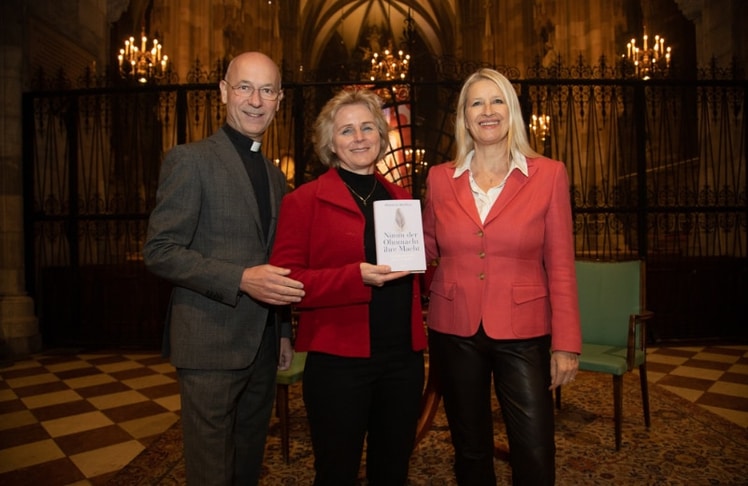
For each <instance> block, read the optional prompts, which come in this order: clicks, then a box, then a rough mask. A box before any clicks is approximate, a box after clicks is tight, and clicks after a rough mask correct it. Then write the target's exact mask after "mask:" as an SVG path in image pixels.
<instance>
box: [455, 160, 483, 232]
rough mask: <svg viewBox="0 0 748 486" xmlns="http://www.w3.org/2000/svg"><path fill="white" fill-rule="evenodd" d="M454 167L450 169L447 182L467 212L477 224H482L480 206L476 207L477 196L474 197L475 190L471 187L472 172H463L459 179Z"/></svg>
mask: <svg viewBox="0 0 748 486" xmlns="http://www.w3.org/2000/svg"><path fill="white" fill-rule="evenodd" d="M454 173H455V171H454V169H451V170H448V171H447V172H446V174H447V183H448V184H449V186H450V187H451V188H452V192H454V195H455V199H457V203H458V204H459V205H460V207H461V208H462V210H463V211H465V214H467V215H468V217H469V218H470V219H471V220H472V221H473V222H474V223H475V224H476V225H477V226H482V223H481V221H480V215H479V214H478V208H477V207H475V197H473V190H472V189H470V174H469V173H468V172H463V173H462V175H460V177H458V178H457V179H455V178H454Z"/></svg>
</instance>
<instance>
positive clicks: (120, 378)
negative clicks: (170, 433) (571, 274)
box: [0, 345, 748, 486]
mask: <svg viewBox="0 0 748 486" xmlns="http://www.w3.org/2000/svg"><path fill="white" fill-rule="evenodd" d="M648 376H649V380H650V382H652V383H656V384H658V385H661V386H663V387H665V388H667V389H668V390H670V391H672V392H674V393H676V394H678V395H680V396H681V397H683V398H685V399H687V400H690V401H691V402H694V403H696V404H698V405H700V406H702V407H704V408H705V409H707V410H709V411H711V412H714V413H716V414H719V415H721V416H723V417H724V418H726V419H728V420H730V421H732V422H734V423H735V424H736V425H737V426H740V427H748V345H742V346H698V347H668V348H665V347H662V348H652V349H650V350H649V357H648ZM178 418H179V392H178V386H177V382H176V376H175V372H174V369H173V368H172V367H171V365H169V364H168V362H166V361H165V360H164V359H162V358H161V357H160V356H159V355H158V354H157V353H136V352H133V353H128V352H123V351H113V352H91V353H82V352H74V351H71V352H64V351H57V352H48V353H43V354H39V355H35V356H33V357H32V358H30V359H26V360H22V361H18V362H16V363H13V364H11V365H9V366H7V367H4V368H0V486H5V485H9V486H10V485H12V486H23V485H33V486H40V485H44V486H57V485H80V486H83V485H95V486H97V485H103V484H105V483H106V482H107V481H108V480H109V479H110V478H111V477H112V476H114V474H116V472H117V471H118V470H119V469H121V468H122V467H123V466H125V465H126V464H127V463H128V462H129V461H131V460H132V459H133V458H134V457H135V456H137V455H138V453H140V452H141V451H142V450H143V449H144V448H145V447H147V445H148V444H149V443H150V442H151V441H152V440H153V439H155V438H156V437H158V435H159V434H160V433H161V432H163V431H164V430H166V429H167V428H168V427H169V426H170V425H172V424H173V423H174V422H175V421H176V420H177V419H178Z"/></svg>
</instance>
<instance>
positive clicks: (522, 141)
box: [454, 68, 539, 167]
mask: <svg viewBox="0 0 748 486" xmlns="http://www.w3.org/2000/svg"><path fill="white" fill-rule="evenodd" d="M482 80H487V81H491V82H492V83H494V84H495V85H496V86H497V87H498V88H499V90H500V91H501V92H502V94H503V95H504V101H505V102H506V104H507V106H508V108H509V133H508V135H507V137H508V144H507V145H508V147H509V154H510V156H511V157H512V158H514V157H515V155H517V154H522V155H524V156H526V157H538V156H539V154H538V153H537V152H535V151H534V150H533V149H532V147H530V142H529V141H528V140H527V132H526V131H525V130H526V128H525V121H524V120H523V118H522V108H521V107H520V104H519V98H518V97H517V92H516V91H515V89H514V86H513V85H512V83H511V82H510V81H509V80H508V79H507V78H506V77H505V76H504V75H503V74H501V73H500V72H498V71H496V70H494V69H487V68H483V69H479V70H478V71H476V72H474V73H473V74H471V75H470V76H469V77H468V78H467V80H465V83H464V84H463V85H462V90H461V91H460V97H459V98H458V99H457V113H456V117H455V144H456V145H457V154H456V156H455V161H454V164H455V167H459V166H461V165H462V164H463V163H464V162H465V158H466V157H467V155H468V154H469V153H470V151H471V150H473V149H474V148H475V142H474V141H473V137H472V136H471V135H470V132H469V131H468V129H467V124H466V123H465V110H466V108H467V106H466V105H467V93H468V90H469V89H470V87H471V86H472V85H473V84H475V83H476V82H478V81H482Z"/></svg>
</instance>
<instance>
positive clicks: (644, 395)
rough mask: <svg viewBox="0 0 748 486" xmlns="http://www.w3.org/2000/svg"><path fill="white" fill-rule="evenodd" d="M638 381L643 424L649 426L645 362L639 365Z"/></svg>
mask: <svg viewBox="0 0 748 486" xmlns="http://www.w3.org/2000/svg"><path fill="white" fill-rule="evenodd" d="M639 381H640V382H641V385H642V409H643V410H644V425H646V426H647V428H649V424H650V420H649V384H648V382H647V363H643V364H642V365H641V366H639Z"/></svg>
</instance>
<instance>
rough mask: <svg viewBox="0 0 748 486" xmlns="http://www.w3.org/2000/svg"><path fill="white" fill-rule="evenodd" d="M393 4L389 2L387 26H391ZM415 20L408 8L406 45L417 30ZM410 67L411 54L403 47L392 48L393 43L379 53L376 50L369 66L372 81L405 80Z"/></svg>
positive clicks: (404, 33) (405, 22)
mask: <svg viewBox="0 0 748 486" xmlns="http://www.w3.org/2000/svg"><path fill="white" fill-rule="evenodd" d="M391 8H392V7H391V5H390V4H389V2H387V26H388V29H389V26H390V21H391V19H390V9H391ZM414 23H415V22H414V20H413V17H412V16H411V12H410V10H408V16H407V17H406V18H405V20H404V24H405V28H404V29H403V36H404V40H405V44H406V45H410V44H411V41H412V38H413V34H414V31H415V27H414ZM372 47H373V46H372ZM409 69H410V54H408V53H407V52H406V51H404V50H403V49H398V50H397V51H395V49H393V48H392V45H391V43H390V44H389V45H388V46H387V48H386V49H385V50H384V51H383V52H382V53H379V52H377V51H376V50H375V51H374V52H373V53H372V55H371V66H370V68H369V73H368V78H369V80H370V81H398V80H401V81H402V80H405V79H406V78H407V77H408V70H409Z"/></svg>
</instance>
